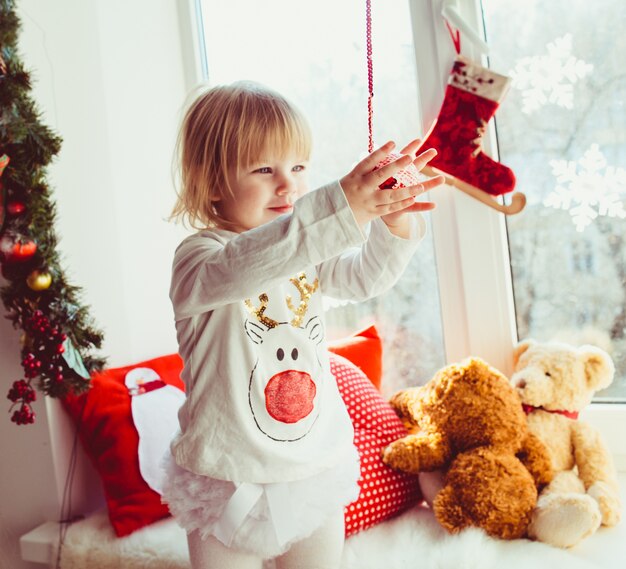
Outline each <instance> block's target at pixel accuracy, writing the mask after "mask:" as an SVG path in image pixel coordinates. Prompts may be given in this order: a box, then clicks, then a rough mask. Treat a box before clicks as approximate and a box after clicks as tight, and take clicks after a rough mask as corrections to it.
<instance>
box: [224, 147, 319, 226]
mask: <svg viewBox="0 0 626 569" xmlns="http://www.w3.org/2000/svg"><path fill="white" fill-rule="evenodd" d="M307 165H308V161H307V160H304V159H302V158H301V157H299V156H296V155H295V153H289V154H288V155H286V156H281V155H279V154H278V153H276V152H274V153H265V154H264V155H263V156H262V157H261V158H260V159H259V160H257V161H255V162H253V163H252V164H250V166H248V167H245V168H242V169H241V171H240V172H239V173H234V174H233V175H232V176H231V180H230V183H231V187H232V190H233V195H232V196H231V195H230V194H226V195H225V196H223V197H221V198H218V200H217V201H216V202H215V204H214V205H215V209H216V210H217V211H218V213H219V214H220V215H221V216H222V217H223V218H224V219H226V220H228V221H230V222H231V223H232V224H233V227H229V229H232V230H233V231H235V232H237V233H241V232H243V231H247V230H248V229H254V228H255V227H259V226H260V225H263V224H264V223H267V222H269V221H272V220H274V219H276V218H277V217H279V216H281V215H284V214H286V213H291V211H292V210H293V204H294V202H295V201H296V200H297V199H298V198H299V197H300V196H302V195H304V194H305V193H306V192H307V191H308V185H307V172H306V169H307Z"/></svg>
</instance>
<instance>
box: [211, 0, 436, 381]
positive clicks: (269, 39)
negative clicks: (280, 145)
mask: <svg viewBox="0 0 626 569" xmlns="http://www.w3.org/2000/svg"><path fill="white" fill-rule="evenodd" d="M373 4H376V5H375V6H373V11H372V20H373V36H372V39H373V54H374V90H375V97H374V116H373V123H374V143H375V145H380V144H382V143H384V142H386V141H387V140H388V139H393V140H395V141H396V142H397V144H398V145H399V148H401V147H402V145H404V144H406V143H407V142H409V141H410V140H412V139H413V138H416V137H417V136H419V134H420V132H419V130H420V127H419V125H420V120H419V119H420V117H419V106H418V94H417V78H416V70H415V61H414V59H415V55H414V47H413V40H412V36H411V22H410V14H409V6H408V2H406V1H404V0H391V1H388V2H385V3H384V4H383V3H373ZM202 13H203V23H204V35H205V42H206V55H207V62H208V70H209V82H210V83H211V84H218V83H228V82H231V81H235V80H240V79H251V80H255V81H258V82H260V83H263V84H265V85H267V86H269V87H272V88H274V89H276V90H277V91H279V92H281V93H283V94H284V95H285V96H287V97H288V98H289V99H290V100H292V101H293V102H294V103H295V104H296V105H297V106H298V107H299V108H300V109H302V111H303V112H304V113H305V115H306V116H307V118H308V119H309V122H310V124H311V126H312V130H313V139H314V151H313V157H312V163H311V168H310V181H311V184H312V187H318V186H320V185H322V184H324V183H327V182H330V181H332V180H334V179H337V178H340V177H341V176H343V175H345V174H346V173H347V172H348V171H349V169H350V168H352V166H353V165H354V164H355V163H356V162H357V161H358V160H359V159H360V158H362V157H364V156H365V154H366V151H367V143H368V128H367V124H368V113H367V91H368V90H367V66H366V49H365V48H366V27H365V3H364V2H363V1H362V0H343V1H342V2H336V1H335V0H318V1H317V2H294V1H293V0H265V1H263V2H258V1H257V0H240V1H238V2H222V1H219V0H203V1H202ZM242 13H245V14H246V17H245V18H241V17H240V15H241V14H242ZM331 14H332V17H330V15H331ZM426 217H428V214H426ZM430 235H431V232H430V230H429V232H428V236H427V237H426V239H425V240H424V242H423V243H422V245H421V247H420V249H419V251H418V252H417V254H416V255H415V256H414V257H413V259H412V261H411V264H410V266H409V268H408V269H407V271H406V273H405V275H404V276H403V278H402V279H401V281H400V282H399V283H398V284H397V285H396V286H395V287H394V289H393V290H391V291H389V292H387V293H386V294H384V295H382V296H381V297H379V298H376V299H373V300H371V301H368V302H366V303H359V304H353V303H349V304H339V303H337V302H336V301H333V300H332V299H326V301H327V305H328V307H329V310H328V312H327V316H326V318H327V324H328V327H329V331H328V332H329V334H327V335H328V336H329V337H341V336H345V335H347V334H350V333H352V332H354V331H356V330H357V329H359V328H361V327H365V326H367V325H369V324H371V323H375V324H376V326H377V328H378V330H379V332H380V334H381V336H382V338H383V340H384V354H385V361H384V371H385V378H384V382H383V383H384V389H385V392H386V393H391V392H393V391H395V390H397V389H400V388H401V387H403V386H407V385H415V384H418V383H424V382H425V381H427V380H428V379H430V377H431V376H432V374H433V373H434V372H435V371H436V370H437V369H438V368H439V367H441V366H442V365H443V362H444V350H443V336H442V331H441V317H440V307H439V297H438V292H437V277H436V272H435V261H434V252H433V244H432V239H431V237H430Z"/></svg>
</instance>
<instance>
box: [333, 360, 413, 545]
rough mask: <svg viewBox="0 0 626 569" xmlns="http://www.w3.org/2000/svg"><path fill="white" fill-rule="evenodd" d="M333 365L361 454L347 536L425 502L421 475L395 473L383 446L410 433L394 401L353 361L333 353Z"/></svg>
mask: <svg viewBox="0 0 626 569" xmlns="http://www.w3.org/2000/svg"><path fill="white" fill-rule="evenodd" d="M330 369H331V371H332V373H333V375H334V376H335V378H336V380H337V386H338V387H339V392H340V393H341V397H342V398H343V401H344V403H345V405H346V408H347V410H348V414H349V415H350V419H351V420H352V424H353V426H354V445H355V446H356V448H357V449H358V451H359V456H360V458H361V477H360V478H359V486H360V488H361V490H360V493H359V497H358V498H357V499H356V500H355V501H354V502H353V503H352V504H350V505H348V506H347V507H346V509H345V525H346V536H349V535H352V534H354V533H356V532H358V531H361V530H363V529H367V528H369V527H371V526H373V525H374V524H377V523H380V522H382V521H383V520H386V519H388V518H391V517H392V516H395V515H397V514H400V513H401V512H403V511H405V510H407V509H408V508H410V507H411V506H414V505H415V504H417V503H418V502H420V501H421V499H422V495H421V492H420V488H419V483H418V478H417V476H414V475H411V474H407V473H404V472H396V471H395V470H392V469H391V468H389V467H388V466H387V465H385V464H383V462H382V460H381V456H380V453H381V449H382V448H383V447H385V446H387V445H388V444H390V443H391V442H393V441H395V440H397V439H400V438H402V437H404V436H406V434H407V430H406V428H405V427H404V425H403V424H402V421H400V419H399V418H398V416H397V415H396V413H395V411H394V410H393V408H392V407H391V405H390V404H389V403H388V402H387V401H385V400H384V399H383V398H382V396H381V394H380V393H379V392H378V391H377V390H376V388H375V387H374V385H373V384H372V382H371V381H370V380H369V379H368V378H367V376H366V375H365V374H364V373H363V372H362V371H361V370H360V369H359V368H357V367H356V366H355V365H354V364H353V363H352V362H350V361H349V360H347V359H345V358H342V357H341V356H338V355H336V354H330Z"/></svg>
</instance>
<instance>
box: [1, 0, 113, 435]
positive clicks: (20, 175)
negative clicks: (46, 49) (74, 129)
mask: <svg viewBox="0 0 626 569" xmlns="http://www.w3.org/2000/svg"><path fill="white" fill-rule="evenodd" d="M19 27H20V23H19V19H18V17H17V15H16V12H15V2H14V1H13V0H0V264H1V266H2V276H3V277H4V279H5V280H6V282H7V283H8V284H6V285H5V286H3V287H2V288H1V289H0V295H1V297H2V302H3V303H4V306H5V307H6V310H7V318H9V319H10V320H11V321H12V322H13V325H14V327H15V328H18V329H21V330H22V331H23V334H22V337H21V345H22V354H21V355H22V367H23V368H24V378H23V379H19V380H17V381H15V382H14V383H13V386H12V387H11V389H10V390H9V393H8V399H10V401H11V402H12V404H11V408H10V411H13V414H12V416H11V420H12V421H13V422H15V423H17V424H26V423H32V422H33V421H34V418H35V414H34V412H33V410H32V406H31V403H32V402H33V401H34V400H35V397H36V395H35V387H36V388H38V389H39V390H40V391H41V392H43V393H45V394H46V395H49V396H51V397H64V396H65V395H67V394H68V393H80V392H83V391H85V390H86V389H88V388H89V385H90V376H91V373H93V372H94V371H97V370H100V369H102V367H103V365H104V360H103V359H102V358H98V357H94V356H92V355H90V354H91V352H92V350H93V349H94V348H99V347H100V345H101V343H102V337H103V336H102V333H101V332H100V331H99V330H98V329H96V328H95V327H94V324H93V321H92V319H91V318H90V316H89V313H88V309H87V308H86V307H85V306H83V305H82V304H81V303H80V301H79V296H80V288H78V287H76V286H73V285H71V284H69V283H68V282H67V280H66V278H65V275H64V273H63V270H62V268H61V264H60V261H59V253H58V252H57V237H56V234H55V231H54V221H55V204H54V202H53V200H52V198H51V195H50V194H51V192H50V189H49V188H48V185H47V184H46V166H47V165H48V164H49V163H50V162H51V160H52V159H53V157H54V156H55V155H56V154H58V152H59V150H60V148H61V139H60V138H59V137H58V136H57V135H56V134H54V133H53V132H52V131H51V130H50V129H49V128H48V127H46V126H45V125H43V124H42V123H41V122H40V120H39V119H40V114H39V112H38V111H37V109H36V107H35V104H34V103H33V101H32V100H31V99H30V97H29V92H30V89H31V87H30V78H29V74H28V73H27V72H26V71H24V68H23V65H22V63H21V61H20V59H19V57H18V54H17V37H18V31H19Z"/></svg>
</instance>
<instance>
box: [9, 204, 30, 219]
mask: <svg viewBox="0 0 626 569" xmlns="http://www.w3.org/2000/svg"><path fill="white" fill-rule="evenodd" d="M25 211H26V206H25V205H24V204H23V203H22V202H17V201H16V202H9V203H8V204H7V213H8V214H9V215H12V216H14V217H16V216H18V215H21V214H23V213H24V212H25Z"/></svg>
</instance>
